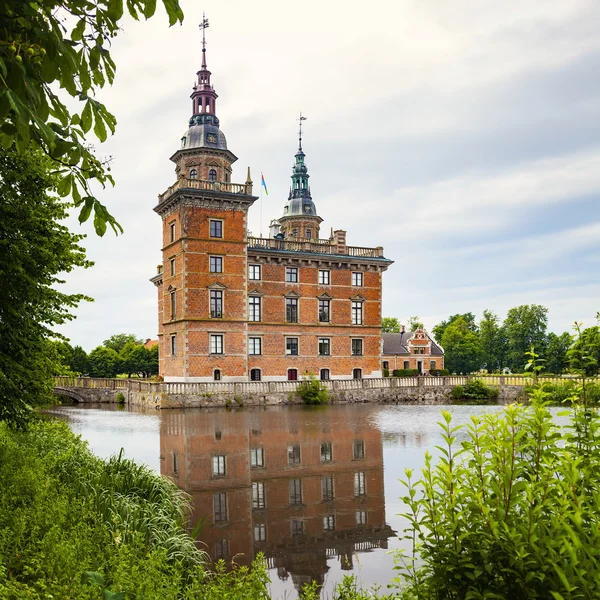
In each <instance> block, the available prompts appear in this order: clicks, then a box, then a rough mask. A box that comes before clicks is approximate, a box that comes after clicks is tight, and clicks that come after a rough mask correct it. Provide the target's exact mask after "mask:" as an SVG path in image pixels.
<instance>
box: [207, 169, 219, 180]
mask: <svg viewBox="0 0 600 600" xmlns="http://www.w3.org/2000/svg"><path fill="white" fill-rule="evenodd" d="M208 180H209V181H216V180H217V172H216V171H215V170H214V169H211V170H210V171H209V172H208Z"/></svg>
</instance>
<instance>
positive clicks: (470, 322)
mask: <svg viewBox="0 0 600 600" xmlns="http://www.w3.org/2000/svg"><path fill="white" fill-rule="evenodd" d="M457 319H462V320H463V321H465V323H467V326H468V328H469V329H470V330H471V331H477V324H476V323H475V315H474V314H473V313H471V312H468V313H463V314H456V315H452V316H450V317H448V318H447V319H446V320H445V321H442V322H441V323H438V324H437V325H436V326H435V327H434V328H433V329H432V330H431V333H433V337H434V338H435V339H436V340H437V341H438V342H440V344H441V343H442V337H443V336H444V331H446V327H448V325H450V324H451V323H454V321H456V320H457Z"/></svg>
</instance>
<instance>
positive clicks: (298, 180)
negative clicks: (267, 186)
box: [279, 113, 323, 239]
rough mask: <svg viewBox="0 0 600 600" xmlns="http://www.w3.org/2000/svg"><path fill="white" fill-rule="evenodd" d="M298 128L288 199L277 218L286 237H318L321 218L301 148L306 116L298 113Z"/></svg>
mask: <svg viewBox="0 0 600 600" xmlns="http://www.w3.org/2000/svg"><path fill="white" fill-rule="evenodd" d="M298 120H299V122H300V129H299V132H298V152H296V157H295V158H296V162H295V164H294V168H293V171H292V186H291V188H290V193H289V196H288V201H287V202H286V204H285V206H284V207H283V216H282V217H280V218H279V224H280V231H281V233H283V235H284V236H285V237H286V238H298V237H299V238H306V239H319V226H320V224H321V223H322V222H323V219H321V217H319V215H317V209H316V207H315V203H314V202H313V201H312V197H311V194H310V186H309V185H308V178H309V177H310V175H309V174H308V168H307V166H306V163H305V162H304V158H305V156H306V155H305V154H304V152H303V150H302V121H305V120H306V117H303V116H302V113H300V118H299V119H298Z"/></svg>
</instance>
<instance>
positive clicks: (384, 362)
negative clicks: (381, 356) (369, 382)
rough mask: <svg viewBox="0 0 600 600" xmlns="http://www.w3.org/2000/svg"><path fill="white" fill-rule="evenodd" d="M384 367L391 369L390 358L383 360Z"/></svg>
mask: <svg viewBox="0 0 600 600" xmlns="http://www.w3.org/2000/svg"><path fill="white" fill-rule="evenodd" d="M383 368H384V369H387V370H388V371H389V370H390V362H389V361H388V360H384V361H383Z"/></svg>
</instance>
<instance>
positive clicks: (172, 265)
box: [169, 258, 175, 277]
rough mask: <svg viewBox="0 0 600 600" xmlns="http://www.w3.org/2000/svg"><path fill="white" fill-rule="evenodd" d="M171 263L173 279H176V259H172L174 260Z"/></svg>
mask: <svg viewBox="0 0 600 600" xmlns="http://www.w3.org/2000/svg"><path fill="white" fill-rule="evenodd" d="M169 263H170V265H171V277H174V276H175V259H174V258H172V259H171V260H170V261H169Z"/></svg>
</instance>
